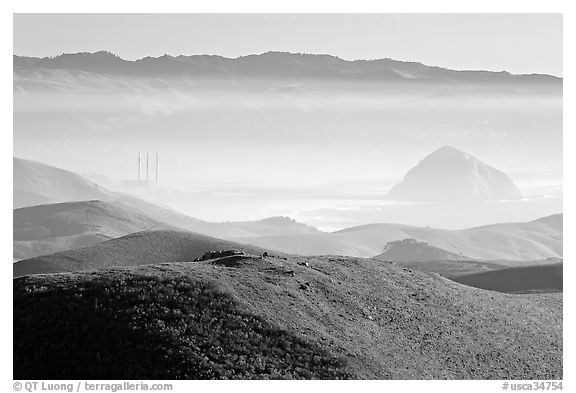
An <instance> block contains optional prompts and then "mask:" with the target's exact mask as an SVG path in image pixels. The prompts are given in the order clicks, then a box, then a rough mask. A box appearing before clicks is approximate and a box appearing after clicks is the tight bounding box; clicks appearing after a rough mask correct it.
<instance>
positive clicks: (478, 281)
mask: <svg viewBox="0 0 576 393" xmlns="http://www.w3.org/2000/svg"><path fill="white" fill-rule="evenodd" d="M562 270H563V264H562V263H555V264H551V265H539V266H522V267H514V268H510V269H503V270H497V271H490V272H483V273H475V274H467V275H461V276H456V277H453V278H452V279H453V280H454V281H456V282H459V283H462V284H466V285H470V286H473V287H476V288H483V289H489V290H493V291H499V292H516V293H517V292H558V291H560V292H562V289H563V284H562V276H563V274H562Z"/></svg>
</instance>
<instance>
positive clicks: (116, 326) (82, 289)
mask: <svg viewBox="0 0 576 393" xmlns="http://www.w3.org/2000/svg"><path fill="white" fill-rule="evenodd" d="M68 278H69V277H68ZM28 284H29V282H26V281H24V282H18V283H17V289H16V290H15V295H16V296H15V305H14V306H15V315H14V316H15V321H16V322H15V326H16V327H17V329H16V333H15V337H14V342H15V343H16V344H15V345H16V347H15V351H14V353H15V355H14V356H15V363H14V364H15V367H14V376H15V377H16V378H18V379H27V378H45V379H54V378H56V379H78V378H84V379H251V378H260V379H268V378H275V379H285V378H289V379H293V378H294V379H303V378H307V379H310V378H315V379H316V378H324V379H340V378H346V377H347V376H348V375H347V373H346V372H345V371H344V369H343V368H344V361H343V360H342V359H339V358H336V357H334V356H332V355H330V354H329V353H328V352H327V351H326V350H324V349H322V348H321V347H320V346H319V345H318V344H316V343H313V342H310V341H307V340H303V339H301V338H299V337H297V336H295V335H294V334H291V333H289V332H286V331H284V330H282V329H279V328H278V327H276V326H274V325H272V324H270V323H268V322H266V321H265V320H263V319H262V318H260V317H258V316H256V315H254V314H252V313H250V312H247V311H245V310H244V309H243V307H242V306H241V305H240V304H239V303H238V302H237V301H236V300H234V298H233V297H232V296H230V295H229V294H227V293H223V292H221V291H218V290H217V289H216V288H215V286H214V285H213V284H210V283H207V282H202V281H199V280H194V279H193V278H190V277H187V276H183V275H182V276H178V277H174V278H164V279H160V278H158V277H151V276H145V275H123V274H108V275H102V276H99V277H98V278H96V279H92V280H90V279H80V280H66V278H64V279H63V280H59V281H58V282H57V283H54V282H53V283H52V284H55V285H56V287H57V288H50V289H48V288H46V287H45V290H43V291H41V293H38V292H36V293H33V294H30V293H26V292H22V289H25V288H27V287H28V286H27V285H28ZM28 288H29V287H28ZM38 295H39V296H38ZM62 304H65V305H66V307H65V308H62V306H61V305H62ZM32 315H33V316H32ZM38 318H41V319H42V321H43V322H42V324H41V326H36V329H27V327H31V325H32V324H35V321H36V320H37V319H38ZM62 319H64V320H65V322H64V323H62V322H63V321H62ZM39 327H40V328H41V329H42V330H41V334H39V332H40V331H39V330H37V328H39ZM46 337H48V339H46Z"/></svg>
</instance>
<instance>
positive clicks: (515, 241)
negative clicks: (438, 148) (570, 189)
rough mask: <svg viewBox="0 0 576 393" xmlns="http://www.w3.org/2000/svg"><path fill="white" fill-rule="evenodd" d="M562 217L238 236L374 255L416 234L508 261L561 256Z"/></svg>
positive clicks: (301, 250) (305, 251) (301, 248)
mask: <svg viewBox="0 0 576 393" xmlns="http://www.w3.org/2000/svg"><path fill="white" fill-rule="evenodd" d="M562 221H563V216H562V214H556V215H553V216H549V217H545V218H542V219H538V220H535V221H530V222H524V223H503V224H494V225H488V226H482V227H476V228H470V229H462V230H447V229H438V228H429V227H415V226H410V225H401V224H370V225H363V226H358V227H352V228H348V229H343V230H341V231H337V232H333V233H319V234H308V235H290V236H267V237H261V238H242V239H238V241H239V242H241V243H248V244H253V245H257V246H259V247H264V248H271V249H274V250H279V251H284V252H287V253H293V254H300V255H348V256H360V257H374V256H376V255H379V254H381V253H383V252H384V251H385V250H386V247H387V246H388V244H389V243H390V242H394V241H398V240H404V239H415V240H416V241H417V242H425V243H427V244H428V245H429V246H431V247H435V248H438V249H441V250H443V251H444V252H447V253H451V254H457V255H460V256H461V257H462V258H464V259H474V260H481V261H499V263H501V264H503V265H510V266H514V265H518V264H523V263H525V262H529V261H540V260H543V259H547V258H561V257H562V244H563V234H562V228H563V225H562ZM420 258H423V257H420ZM428 259H436V257H430V258H428Z"/></svg>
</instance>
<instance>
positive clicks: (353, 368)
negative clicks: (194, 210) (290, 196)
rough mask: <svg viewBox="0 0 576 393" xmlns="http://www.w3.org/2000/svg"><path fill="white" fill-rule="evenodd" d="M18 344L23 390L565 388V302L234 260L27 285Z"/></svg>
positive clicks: (338, 269)
mask: <svg viewBox="0 0 576 393" xmlns="http://www.w3.org/2000/svg"><path fill="white" fill-rule="evenodd" d="M305 263H307V264H308V266H306V265H305ZM62 304H66V307H62ZM14 343H15V346H14V354H15V358H14V378H15V379H54V378H55V379H100V378H106V379H109V378H113V379H114V378H118V379H162V378H167V379H181V378H190V379H195V378H200V379H203V378H331V379H332V378H370V379H414V378H419V379H443V378H449V379H468V378H470V379H562V376H563V374H562V296H561V294H541V295H508V294H502V293H497V292H490V291H484V290H481V289H477V288H471V287H468V286H464V285H461V284H458V283H455V282H453V281H450V280H448V279H445V278H443V277H440V276H438V275H434V274H428V273H421V272H414V271H410V270H408V269H404V268H401V267H399V266H396V265H394V264H389V263H382V262H378V261H374V260H369V259H368V260H367V259H357V258H338V257H288V258H271V259H260V258H252V257H249V256H235V257H228V258H224V259H216V260H208V261H203V262H196V263H172V264H160V265H150V266H139V267H131V268H117V269H113V270H100V271H94V272H89V273H71V274H59V275H39V276H29V277H23V278H20V279H16V280H14ZM502 348H506V350H502Z"/></svg>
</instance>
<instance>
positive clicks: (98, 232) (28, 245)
mask: <svg viewBox="0 0 576 393" xmlns="http://www.w3.org/2000/svg"><path fill="white" fill-rule="evenodd" d="M13 218H14V220H13V235H14V243H13V244H14V251H13V254H14V258H17V259H27V258H33V257H37V256H40V255H47V254H53V253H55V252H59V251H66V250H71V249H76V248H80V247H88V246H92V245H94V244H96V243H100V242H102V241H105V240H109V239H112V238H116V237H120V236H124V235H128V234H130V233H134V232H140V231H146V230H154V229H175V228H173V227H170V226H169V225H167V224H165V223H163V222H160V221H157V220H154V219H151V218H149V217H146V216H144V215H141V214H138V213H137V212H134V211H131V210H129V209H125V208H121V207H118V206H115V205H113V204H110V203H107V202H101V201H81V202H65V203H57V204H48V205H39V206H30V207H24V208H20V209H15V210H14V213H13Z"/></svg>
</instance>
